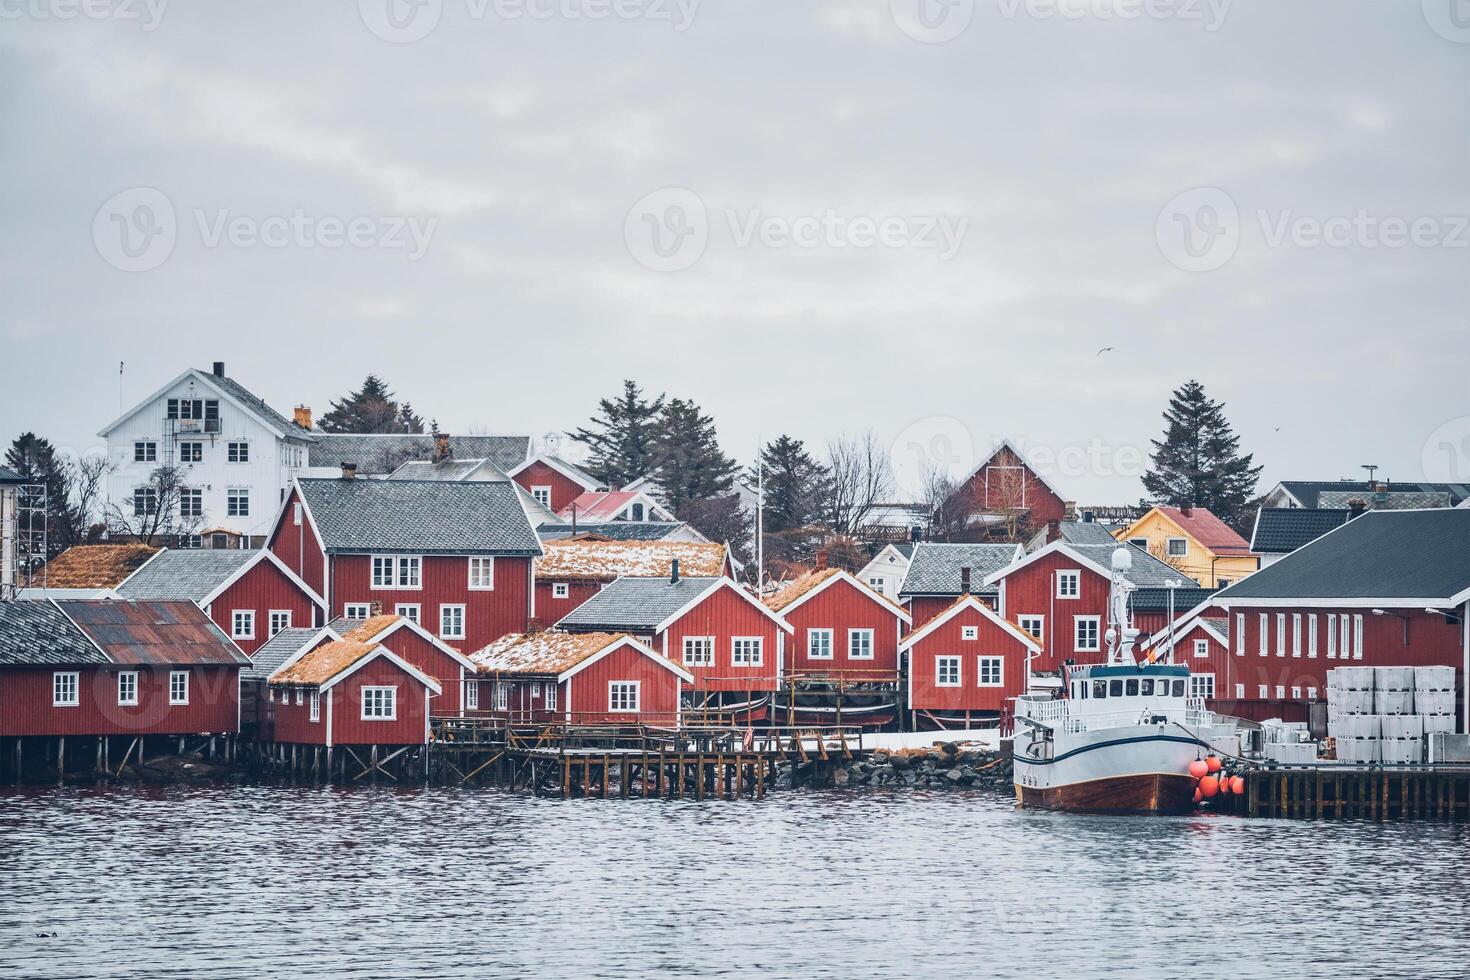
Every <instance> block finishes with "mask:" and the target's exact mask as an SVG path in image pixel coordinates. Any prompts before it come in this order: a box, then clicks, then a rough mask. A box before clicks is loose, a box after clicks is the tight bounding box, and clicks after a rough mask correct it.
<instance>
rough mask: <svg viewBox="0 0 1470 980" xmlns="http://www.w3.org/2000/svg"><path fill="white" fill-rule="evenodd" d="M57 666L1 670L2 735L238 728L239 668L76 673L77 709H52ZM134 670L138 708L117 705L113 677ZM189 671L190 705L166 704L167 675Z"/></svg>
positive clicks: (178, 732)
mask: <svg viewBox="0 0 1470 980" xmlns="http://www.w3.org/2000/svg"><path fill="white" fill-rule="evenodd" d="M67 669H68V668H65V667H57V668H40V669H37V668H31V667H24V668H13V669H12V668H5V669H3V670H0V735H187V734H193V733H203V732H212V733H231V732H235V731H237V730H238V728H237V719H238V717H239V692H240V673H239V668H238V667H188V668H184V667H179V668H169V667H138V668H125V667H88V668H81V669H78V670H77V671H76V672H77V674H78V675H79V677H78V678H77V693H78V701H79V702H80V703H79V704H78V705H77V706H76V707H72V708H61V707H55V706H53V705H52V703H51V700H52V696H51V693H52V688H51V683H52V680H51V675H52V674H53V673H54V672H56V671H63V670H67ZM130 669H136V670H137V672H138V704H136V705H119V704H118V703H117V675H118V674H119V673H120V672H121V671H123V670H130ZM173 669H177V670H188V671H189V703H188V704H184V705H171V704H169V703H168V684H169V680H168V675H169V671H170V670H173Z"/></svg>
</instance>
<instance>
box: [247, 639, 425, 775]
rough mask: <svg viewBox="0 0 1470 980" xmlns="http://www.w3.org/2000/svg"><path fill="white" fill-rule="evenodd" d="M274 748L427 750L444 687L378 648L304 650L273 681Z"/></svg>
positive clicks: (338, 645) (345, 643)
mask: <svg viewBox="0 0 1470 980" xmlns="http://www.w3.org/2000/svg"><path fill="white" fill-rule="evenodd" d="M267 683H268V685H269V695H268V698H269V700H270V702H271V703H272V705H273V706H274V717H275V724H274V728H275V733H274V734H275V741H276V742H278V743H288V744H296V745H313V746H325V747H327V748H331V747H332V746H336V745H372V746H405V745H426V744H428V741H429V718H430V715H431V714H432V709H431V705H430V701H431V699H433V698H434V697H437V696H438V695H440V694H441V693H443V689H442V688H441V687H440V685H439V682H438V681H436V680H434V678H432V677H430V676H429V675H427V674H425V673H424V672H423V671H421V670H419V669H418V668H417V667H414V666H413V665H412V664H410V663H408V662H407V661H406V660H404V659H403V658H401V657H399V656H398V655H397V654H395V653H393V651H391V650H389V649H388V648H387V647H386V646H383V645H382V644H379V643H373V642H363V641H357V640H330V641H328V642H326V643H323V644H320V645H319V646H314V647H308V648H306V649H303V650H302V651H301V652H300V653H299V654H298V656H297V657H296V658H294V659H292V660H288V661H286V663H284V664H282V665H281V666H280V667H278V668H277V669H276V670H275V672H274V673H272V674H271V676H270V678H269V680H268V681H267Z"/></svg>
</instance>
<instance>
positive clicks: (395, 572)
mask: <svg viewBox="0 0 1470 980" xmlns="http://www.w3.org/2000/svg"><path fill="white" fill-rule="evenodd" d="M423 570H424V560H423V558H421V557H419V556H418V555H373V557H372V571H373V578H372V582H373V588H375V589H417V588H421V587H422V581H423Z"/></svg>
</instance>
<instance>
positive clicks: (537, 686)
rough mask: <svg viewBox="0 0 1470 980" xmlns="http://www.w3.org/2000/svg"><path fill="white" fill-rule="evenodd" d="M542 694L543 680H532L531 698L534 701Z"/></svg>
mask: <svg viewBox="0 0 1470 980" xmlns="http://www.w3.org/2000/svg"><path fill="white" fill-rule="evenodd" d="M540 696H541V682H540V681H532V682H531V700H532V701H534V700H536V699H537V698H539V697H540Z"/></svg>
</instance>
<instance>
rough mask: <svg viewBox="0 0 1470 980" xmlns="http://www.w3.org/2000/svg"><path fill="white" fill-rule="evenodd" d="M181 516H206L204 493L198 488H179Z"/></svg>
mask: <svg viewBox="0 0 1470 980" xmlns="http://www.w3.org/2000/svg"><path fill="white" fill-rule="evenodd" d="M179 516H180V517H203V516H204V491H203V490H200V489H199V488H198V487H180V488H179Z"/></svg>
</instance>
